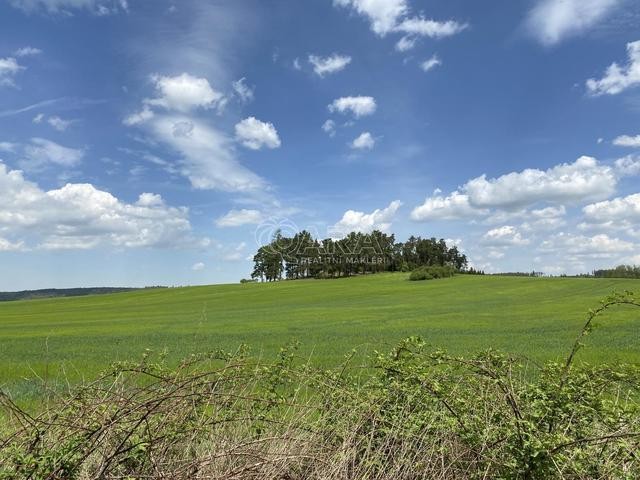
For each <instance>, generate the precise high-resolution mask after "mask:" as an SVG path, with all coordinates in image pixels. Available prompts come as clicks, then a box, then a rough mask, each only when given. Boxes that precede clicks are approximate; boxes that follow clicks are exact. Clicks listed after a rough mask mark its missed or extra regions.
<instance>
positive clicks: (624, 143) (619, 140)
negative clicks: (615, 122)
mask: <svg viewBox="0 0 640 480" xmlns="http://www.w3.org/2000/svg"><path fill="white" fill-rule="evenodd" d="M613 144H614V145H617V146H618V147H631V148H640V135H636V136H635V137H632V136H630V135H620V136H619V137H616V138H615V139H614V140H613Z"/></svg>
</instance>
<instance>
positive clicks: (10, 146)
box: [0, 142, 20, 153]
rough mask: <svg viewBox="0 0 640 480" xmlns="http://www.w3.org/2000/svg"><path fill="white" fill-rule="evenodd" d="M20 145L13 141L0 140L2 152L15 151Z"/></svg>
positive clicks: (0, 150)
mask: <svg viewBox="0 0 640 480" xmlns="http://www.w3.org/2000/svg"><path fill="white" fill-rule="evenodd" d="M19 146H20V145H19V144H17V143H12V142H0V152H7V153H13V152H15V151H16V150H17V149H18V147H19Z"/></svg>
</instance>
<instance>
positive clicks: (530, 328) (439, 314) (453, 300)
mask: <svg viewBox="0 0 640 480" xmlns="http://www.w3.org/2000/svg"><path fill="white" fill-rule="evenodd" d="M408 276H409V274H402V273H397V274H377V275H366V276H359V277H353V278H345V279H336V280H331V281H316V280H301V281H295V282H276V283H270V284H253V283H252V284H246V285H239V284H236V285H217V286H207V287H193V288H170V289H158V290H141V291H137V292H130V293H119V294H116V295H101V296H90V297H76V298H59V299H46V300H32V301H18V302H6V303H0V389H1V390H3V391H6V392H10V393H11V395H12V396H13V398H14V399H17V400H19V401H20V402H21V403H25V402H31V401H33V402H39V399H40V398H41V397H42V389H43V385H47V387H48V388H52V387H54V386H56V385H57V386H58V387H59V388H64V387H65V386H66V385H67V382H69V383H71V384H74V383H77V382H80V381H82V380H83V379H87V378H95V377H96V376H97V375H98V374H99V373H100V372H101V371H103V370H104V369H105V368H107V367H108V366H109V365H110V364H111V363H112V362H114V361H121V360H130V359H132V358H138V357H139V355H140V352H141V351H144V350H145V349H151V350H153V351H154V352H156V353H159V352H163V351H166V353H167V363H168V364H170V365H176V364H177V363H178V362H179V361H180V360H181V359H182V358H184V357H187V356H189V355H190V354H192V353H195V352H206V351H211V350H215V349H218V348H222V349H225V350H229V351H233V350H235V349H237V348H238V346H239V345H240V344H243V343H245V344H247V345H250V346H251V348H252V350H253V351H254V352H256V355H258V356H260V355H262V356H264V357H269V356H272V355H274V354H276V353H277V352H278V350H279V348H280V347H281V346H282V345H283V344H285V343H287V342H289V341H292V340H298V341H300V342H301V347H300V351H299V353H300V355H301V356H303V357H306V358H310V359H311V361H312V362H313V363H314V364H315V365H318V366H323V367H334V366H336V365H337V364H338V363H339V362H340V359H341V358H342V356H343V354H344V353H345V352H348V351H350V350H351V349H356V351H357V354H356V357H355V358H354V362H356V363H358V362H359V363H362V361H363V359H365V358H366V357H368V356H369V354H371V352H372V351H373V350H374V349H377V350H388V349H390V348H392V346H393V345H395V344H396V343H397V342H399V341H400V340H402V339H403V338H406V337H409V336H412V335H419V336H421V337H422V338H424V339H425V341H426V342H427V343H429V344H430V345H433V346H434V347H436V348H443V349H446V350H447V351H449V352H450V353H451V354H454V355H468V354H469V353H470V352H478V351H482V350H485V349H487V348H490V347H491V348H496V349H500V350H502V351H505V352H509V353H510V354H513V355H521V356H527V357H529V358H532V359H534V360H536V361H546V360H557V359H559V358H561V357H562V356H563V355H564V354H565V352H566V348H567V345H569V344H570V343H571V341H572V339H573V337H574V336H575V332H576V331H577V330H579V328H580V326H581V323H582V321H583V315H582V312H584V311H585V310H586V309H588V308H589V307H590V306H591V305H593V304H594V303H597V302H598V300H599V299H600V298H602V297H604V296H605V295H607V294H609V293H610V292H612V291H613V290H618V291H624V290H636V291H637V290H638V285H640V284H638V282H637V280H618V279H573V278H567V279H561V278H553V279H548V278H515V277H510V278H506V277H494V276H468V275H457V276H455V277H453V278H446V279H442V280H438V281H428V282H410V281H408ZM637 317H638V314H637V313H634V312H633V311H631V310H630V309H627V308H620V309H618V310H616V311H615V312H612V313H611V314H610V317H609V318H608V320H607V322H605V323H604V324H603V325H602V326H601V329H600V333H599V334H598V335H596V336H594V337H592V338H590V339H589V341H588V343H589V349H588V350H586V351H585V352H584V353H583V355H582V356H581V357H580V358H581V360H584V361H588V362H590V363H592V364H598V363H615V362H622V363H623V362H627V363H630V362H635V363H640V351H639V350H638V343H639V338H640V337H639V335H640V333H639V332H640V322H638V321H637V320H636V319H637Z"/></svg>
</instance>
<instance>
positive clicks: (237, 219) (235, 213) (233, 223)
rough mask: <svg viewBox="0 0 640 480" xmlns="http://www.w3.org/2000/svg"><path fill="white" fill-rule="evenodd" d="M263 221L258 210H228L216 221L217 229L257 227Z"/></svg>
mask: <svg viewBox="0 0 640 480" xmlns="http://www.w3.org/2000/svg"><path fill="white" fill-rule="evenodd" d="M263 219H264V215H263V214H262V213H261V212H260V211H259V210H249V209H245V208H243V209H241V210H230V211H229V212H227V213H226V214H225V215H223V216H222V217H220V218H218V219H217V220H216V225H217V226H218V227H223V228H224V227H241V226H242V225H257V224H259V223H260V222H262V220H263Z"/></svg>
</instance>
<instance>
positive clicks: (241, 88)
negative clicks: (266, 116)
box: [232, 77, 254, 103]
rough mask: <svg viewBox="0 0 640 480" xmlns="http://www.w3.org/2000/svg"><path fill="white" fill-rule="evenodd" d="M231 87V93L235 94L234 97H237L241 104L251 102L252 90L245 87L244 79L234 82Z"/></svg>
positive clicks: (247, 86)
mask: <svg viewBox="0 0 640 480" xmlns="http://www.w3.org/2000/svg"><path fill="white" fill-rule="evenodd" d="M232 86H233V91H234V92H236V95H238V97H239V98H240V100H241V101H242V102H243V103H249V102H250V101H251V100H253V96H254V92H253V88H251V87H250V86H249V85H247V83H246V78H245V77H242V78H241V79H240V80H236V81H235V82H233V83H232Z"/></svg>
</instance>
